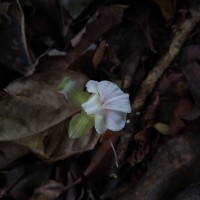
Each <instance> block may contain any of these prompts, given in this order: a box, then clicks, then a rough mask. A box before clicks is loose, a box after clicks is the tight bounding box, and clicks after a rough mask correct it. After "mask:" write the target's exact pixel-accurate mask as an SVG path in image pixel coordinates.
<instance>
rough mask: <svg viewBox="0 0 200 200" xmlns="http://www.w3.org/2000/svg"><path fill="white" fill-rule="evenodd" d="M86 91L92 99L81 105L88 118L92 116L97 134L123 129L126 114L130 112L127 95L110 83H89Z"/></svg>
mask: <svg viewBox="0 0 200 200" xmlns="http://www.w3.org/2000/svg"><path fill="white" fill-rule="evenodd" d="M86 88H87V91H88V92H89V93H93V95H92V97H91V98H90V99H89V100H88V101H87V102H85V103H83V104H82V107H83V109H84V110H85V112H86V113H87V114H88V115H89V116H94V118H95V122H94V126H95V129H96V131H97V133H99V134H101V133H104V132H105V131H106V130H107V129H110V130H112V131H119V130H121V129H123V128H124V125H125V122H126V115H127V113H130V112H131V106H130V102H129V95H128V94H125V93H124V92H123V91H122V90H121V89H120V88H119V87H118V86H117V85H116V84H114V83H112V82H110V81H101V82H98V81H92V80H91V81H89V82H88V83H87V84H86Z"/></svg>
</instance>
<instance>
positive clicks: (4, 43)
mask: <svg viewBox="0 0 200 200" xmlns="http://www.w3.org/2000/svg"><path fill="white" fill-rule="evenodd" d="M2 4H3V3H2ZM5 15H6V16H7V18H8V19H9V23H7V24H6V27H4V28H3V29H1V31H0V43H1V48H0V61H1V63H3V64H4V65H5V66H7V67H9V68H11V69H13V70H15V71H17V72H19V73H22V74H25V75H27V74H29V75H30V74H32V73H33V71H34V66H33V63H32V59H31V56H30V52H29V50H28V45H27V41H26V37H25V27H24V26H25V25H24V15H23V12H22V9H21V7H20V4H19V2H18V0H14V1H12V3H11V4H10V5H9V7H8V10H7V12H6V13H5Z"/></svg>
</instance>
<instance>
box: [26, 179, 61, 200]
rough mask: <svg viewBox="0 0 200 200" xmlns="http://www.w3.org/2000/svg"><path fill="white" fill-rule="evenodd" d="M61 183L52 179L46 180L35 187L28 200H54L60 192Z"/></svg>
mask: <svg viewBox="0 0 200 200" xmlns="http://www.w3.org/2000/svg"><path fill="white" fill-rule="evenodd" d="M62 189H63V185H62V184H61V183H59V182H57V181H54V180H48V181H47V183H45V184H44V185H42V186H40V187H38V188H36V189H35V190H34V194H33V195H32V196H31V197H30V198H29V200H54V199H56V198H58V197H59V196H60V195H61V193H62Z"/></svg>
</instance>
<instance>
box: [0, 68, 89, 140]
mask: <svg viewBox="0 0 200 200" xmlns="http://www.w3.org/2000/svg"><path fill="white" fill-rule="evenodd" d="M66 76H68V77H70V78H72V79H74V80H76V81H77V84H78V85H79V86H80V87H84V86H85V83H86V80H87V78H86V77H85V76H83V75H81V74H79V73H76V72H72V71H66V72H63V71H52V72H47V73H41V74H35V75H33V76H30V77H27V78H21V79H18V80H16V81H13V82H12V83H11V84H10V85H8V87H6V89H5V90H6V91H7V92H8V93H9V95H10V96H9V97H8V98H5V99H2V100H1V101H0V105H1V108H2V109H1V113H0V118H1V124H0V141H5V140H13V139H18V138H23V137H27V136H30V135H34V134H37V133H40V132H41V131H45V130H46V129H48V128H50V127H52V126H54V125H56V124H58V123H60V122H62V121H63V120H65V119H66V118H68V117H70V116H72V115H73V114H74V113H76V112H77V111H78V110H79V108H77V107H75V106H73V103H71V102H68V101H66V98H65V97H64V95H62V94H60V93H58V85H59V84H60V82H61V81H62V79H63V78H64V77H66Z"/></svg>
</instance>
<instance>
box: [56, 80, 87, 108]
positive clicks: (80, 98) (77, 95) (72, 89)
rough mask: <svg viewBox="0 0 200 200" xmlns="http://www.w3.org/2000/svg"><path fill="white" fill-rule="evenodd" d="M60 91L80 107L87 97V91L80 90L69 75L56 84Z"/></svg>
mask: <svg viewBox="0 0 200 200" xmlns="http://www.w3.org/2000/svg"><path fill="white" fill-rule="evenodd" d="M58 90H59V92H60V93H62V94H64V95H65V97H66V98H67V99H68V100H70V101H71V102H73V103H74V104H75V105H76V106H79V107H81V105H82V104H83V103H85V102H86V101H87V100H88V98H89V96H90V95H89V93H86V92H84V91H83V90H81V89H80V88H79V87H78V86H77V84H76V81H74V80H71V79H70V78H69V77H65V78H64V79H63V80H62V81H61V83H60V84H59V86H58Z"/></svg>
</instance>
